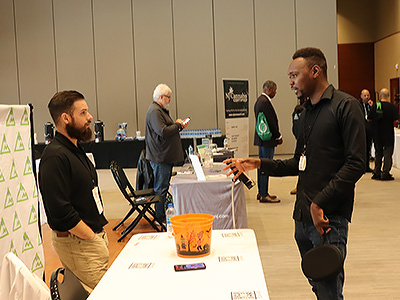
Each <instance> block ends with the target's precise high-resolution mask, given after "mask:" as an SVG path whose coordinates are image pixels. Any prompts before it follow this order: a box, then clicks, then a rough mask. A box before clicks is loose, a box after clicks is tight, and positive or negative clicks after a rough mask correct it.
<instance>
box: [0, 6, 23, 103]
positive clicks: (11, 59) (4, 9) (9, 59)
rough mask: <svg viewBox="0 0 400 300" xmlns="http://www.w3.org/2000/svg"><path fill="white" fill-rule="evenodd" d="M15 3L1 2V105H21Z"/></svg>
mask: <svg viewBox="0 0 400 300" xmlns="http://www.w3.org/2000/svg"><path fill="white" fill-rule="evenodd" d="M14 29H15V28H14V10H13V1H12V0H4V1H0V41H1V42H0V66H1V67H0V104H19V96H18V77H17V58H16V53H17V52H16V48H15V30H14Z"/></svg>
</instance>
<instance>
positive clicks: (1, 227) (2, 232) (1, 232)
mask: <svg viewBox="0 0 400 300" xmlns="http://www.w3.org/2000/svg"><path fill="white" fill-rule="evenodd" d="M7 235H8V230H7V227H6V223H4V219H3V218H1V221H0V239H2V238H3V237H5V236H7Z"/></svg>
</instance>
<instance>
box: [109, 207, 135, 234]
mask: <svg viewBox="0 0 400 300" xmlns="http://www.w3.org/2000/svg"><path fill="white" fill-rule="evenodd" d="M135 210H136V207H132V208H131V210H130V211H129V212H128V213H127V214H126V216H125V217H124V218H123V219H122V220H121V221H120V222H119V223H118V224H117V225H115V226H114V228H113V229H112V230H114V231H115V230H117V228H118V227H119V226H121V225H122V224H123V223H124V222H125V221H126V219H128V218H129V217H130V216H131V215H132V214H133V213H134V212H135Z"/></svg>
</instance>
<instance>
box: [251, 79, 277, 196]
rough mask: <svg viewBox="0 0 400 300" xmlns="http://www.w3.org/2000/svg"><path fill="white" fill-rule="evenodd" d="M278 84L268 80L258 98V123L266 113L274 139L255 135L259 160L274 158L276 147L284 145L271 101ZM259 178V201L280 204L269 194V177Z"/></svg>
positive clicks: (256, 107)
mask: <svg viewBox="0 0 400 300" xmlns="http://www.w3.org/2000/svg"><path fill="white" fill-rule="evenodd" d="M276 89H277V86H276V83H275V82H273V81H271V80H267V81H266V82H264V84H263V92H262V94H261V95H260V96H259V97H258V99H257V101H256V104H255V105H254V115H255V117H256V123H257V119H258V115H259V113H260V112H262V113H264V115H265V118H266V119H267V123H268V126H269V129H270V132H271V133H272V137H271V139H270V140H268V141H263V140H262V139H261V138H260V136H259V135H258V133H257V130H256V131H255V134H254V145H256V146H258V157H259V158H271V159H272V158H274V152H275V147H276V146H277V145H280V144H282V143H283V139H282V135H281V134H280V132H279V125H278V117H277V116H276V113H275V109H274V107H273V106H272V103H271V100H272V98H274V97H275V95H276ZM257 178H258V194H257V200H260V202H262V203H279V202H281V201H280V200H279V199H278V198H277V197H276V196H274V195H270V194H269V193H268V185H269V177H268V176H265V175H261V173H260V172H258V173H257Z"/></svg>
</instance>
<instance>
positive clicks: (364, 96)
mask: <svg viewBox="0 0 400 300" xmlns="http://www.w3.org/2000/svg"><path fill="white" fill-rule="evenodd" d="M360 97H361V100H360V103H361V106H362V108H363V112H364V118H365V122H364V124H365V137H366V140H367V143H366V145H367V159H366V161H365V163H366V166H365V172H372V169H371V168H370V166H369V162H370V159H371V147H372V135H373V133H372V123H371V120H368V114H369V112H370V111H371V107H372V105H373V104H374V102H373V101H372V100H371V96H370V93H369V91H368V90H367V89H364V90H362V91H361V95H360Z"/></svg>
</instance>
